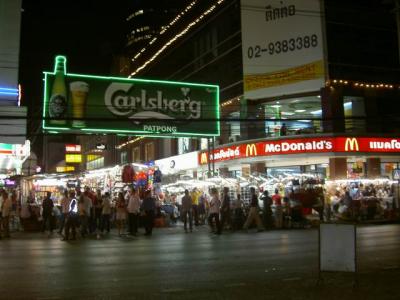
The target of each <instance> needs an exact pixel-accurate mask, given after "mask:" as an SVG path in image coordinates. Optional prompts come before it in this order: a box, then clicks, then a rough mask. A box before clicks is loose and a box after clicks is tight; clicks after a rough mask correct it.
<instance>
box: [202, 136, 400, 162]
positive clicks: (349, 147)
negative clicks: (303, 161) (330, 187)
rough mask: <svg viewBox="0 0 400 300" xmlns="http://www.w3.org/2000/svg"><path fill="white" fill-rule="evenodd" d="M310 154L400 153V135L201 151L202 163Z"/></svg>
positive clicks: (304, 140) (273, 142) (302, 140)
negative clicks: (397, 136) (211, 151)
mask: <svg viewBox="0 0 400 300" xmlns="http://www.w3.org/2000/svg"><path fill="white" fill-rule="evenodd" d="M308 153H351V154H352V155H354V154H355V153H400V138H381V137H352V136H346V137H344V136H341V137H317V138H292V139H289V138H288V139H279V140H265V141H261V142H256V143H243V144H236V145H233V146H229V147H222V148H217V149H215V150H214V152H213V153H210V154H209V153H208V152H206V151H203V152H199V154H198V162H199V164H200V165H204V164H207V163H208V162H212V161H214V162H220V161H226V160H232V159H238V158H248V157H258V156H269V155H286V154H308Z"/></svg>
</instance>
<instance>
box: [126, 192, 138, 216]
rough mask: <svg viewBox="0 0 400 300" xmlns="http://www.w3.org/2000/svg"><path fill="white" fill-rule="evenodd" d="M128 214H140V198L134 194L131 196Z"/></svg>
mask: <svg viewBox="0 0 400 300" xmlns="http://www.w3.org/2000/svg"><path fill="white" fill-rule="evenodd" d="M127 209H128V213H130V214H138V213H139V212H140V198H139V196H138V195H136V194H134V193H130V194H129V198H128V207H127Z"/></svg>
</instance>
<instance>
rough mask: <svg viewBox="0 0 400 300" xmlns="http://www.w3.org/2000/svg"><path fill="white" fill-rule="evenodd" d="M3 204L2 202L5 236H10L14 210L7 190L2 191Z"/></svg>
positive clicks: (2, 221) (2, 222)
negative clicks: (11, 218)
mask: <svg viewBox="0 0 400 300" xmlns="http://www.w3.org/2000/svg"><path fill="white" fill-rule="evenodd" d="M2 198H3V199H2V204H1V224H2V227H3V232H4V237H6V238H9V237H10V214H11V210H12V201H11V198H10V197H9V196H8V194H7V192H6V191H5V190H3V192H2Z"/></svg>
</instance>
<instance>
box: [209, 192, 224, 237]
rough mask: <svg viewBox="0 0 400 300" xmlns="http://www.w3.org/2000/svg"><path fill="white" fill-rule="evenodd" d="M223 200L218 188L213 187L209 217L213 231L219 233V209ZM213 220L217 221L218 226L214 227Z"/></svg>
mask: <svg viewBox="0 0 400 300" xmlns="http://www.w3.org/2000/svg"><path fill="white" fill-rule="evenodd" d="M220 206H221V201H220V200H219V196H218V190H217V189H216V188H212V189H211V201H210V215H209V217H208V223H209V224H210V227H211V231H212V232H214V233H215V234H219V228H220V224H219V211H220ZM213 222H215V226H216V228H214V225H213Z"/></svg>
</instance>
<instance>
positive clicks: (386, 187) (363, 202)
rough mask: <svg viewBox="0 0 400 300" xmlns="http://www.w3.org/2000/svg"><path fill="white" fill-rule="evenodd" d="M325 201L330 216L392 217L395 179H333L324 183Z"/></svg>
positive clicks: (337, 217)
mask: <svg viewBox="0 0 400 300" xmlns="http://www.w3.org/2000/svg"><path fill="white" fill-rule="evenodd" d="M325 188H326V195H325V199H326V205H327V207H328V208H329V209H330V219H332V220H354V221H376V220H393V219H395V217H396V216H395V208H396V204H397V202H398V193H397V192H396V191H397V182H396V181H391V180H389V179H374V180H371V179H357V180H336V181H328V182H327V183H326V186H325Z"/></svg>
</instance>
